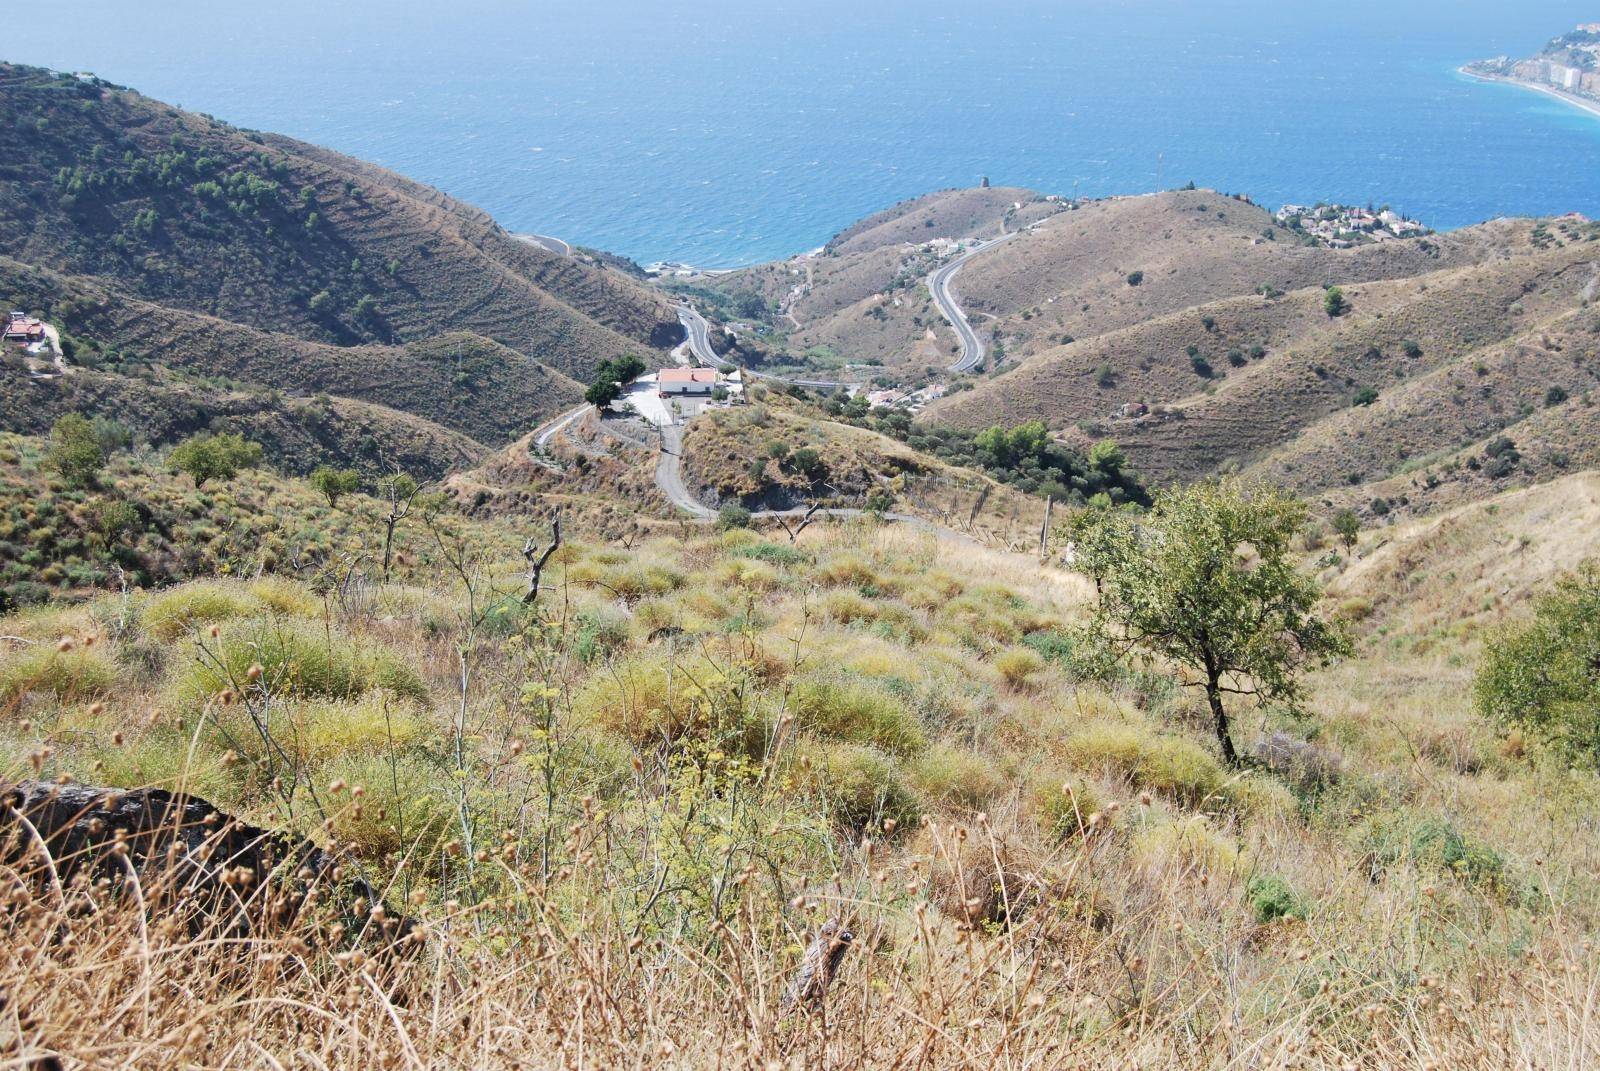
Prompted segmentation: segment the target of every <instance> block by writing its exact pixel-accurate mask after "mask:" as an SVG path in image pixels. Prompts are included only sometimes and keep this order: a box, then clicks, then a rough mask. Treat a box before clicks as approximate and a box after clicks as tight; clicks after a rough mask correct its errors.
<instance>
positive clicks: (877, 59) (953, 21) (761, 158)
mask: <svg viewBox="0 0 1600 1071" xmlns="http://www.w3.org/2000/svg"><path fill="white" fill-rule="evenodd" d="M1596 20H1600V0H1583V2H1576V3H1574V2H1564V0H1519V2H1518V3H1515V4H1512V3H1507V2H1505V0H1342V2H1340V3H1337V4H1329V3H1323V2H1314V0H1204V2H1202V0H1194V2H1189V0H1116V2H1112V0H1057V2H1046V0H917V2H912V0H805V2H800V0H654V2H644V0H562V2H548V0H538V2H528V0H252V2H250V3H243V2H239V0H137V2H133V0H27V2H26V3H23V4H21V5H19V6H18V8H17V9H16V10H14V11H13V12H12V17H11V18H10V19H9V20H8V25H7V33H6V40H5V44H4V45H0V50H3V51H0V56H3V58H5V59H8V60H13V61H20V62H29V63H35V64H39V65H42V66H48V67H54V68H58V69H62V70H71V71H92V72H94V73H96V74H98V75H100V76H101V77H104V78H107V79H110V80H111V81H114V82H118V83H121V84H124V85H130V86H133V87H135V88H137V89H139V90H141V91H143V92H145V93H147V94H149V95H151V96H154V97H158V98H161V99H163V100H167V101H170V102H173V103H177V104H181V105H182V106H183V107H185V108H190V109H194V110H197V111H203V112H208V113H210V114H212V115H215V116H217V117H219V118H222V119H226V120H228V121H230V122H233V123H236V124H239V125H241V126H246V127H253V128H257V129H263V130H273V131H278V132H281V133H285V134H290V135H293V136H295V137H299V138H303V139H306V140H308V141H313V142H317V143H320V144H323V145H326V146H329V147H331V148H334V149H338V150H341V151H343V152H346V153H350V154H352V155H355V156H359V157H362V158H365V159H368V160H372V161H375V162H377V163H380V164H384V165H386V166H388V167H390V168H393V169H395V170H396V171H399V172H402V173H404V174H406V175H408V176H410V177H412V178H416V179H419V180H421V181H423V182H427V183H429V184H432V185H434V186H437V187H439V188H440V189H443V190H445V191H447V192H448V193H450V194H453V195H455V196H456V197H459V198H461V199H463V200H466V201H469V202H471V203H473V204H476V205H479V206H481V207H482V208H485V209H487V210H488V211H489V212H491V213H493V214H494V215H495V217H496V218H497V219H499V220H500V222H501V223H502V224H504V225H505V226H506V227H508V228H510V229H512V230H516V231H525V232H536V233H541V234H548V235H553V236H556V237H560V238H563V239H566V240H568V241H571V242H574V243H578V244H581V245H587V246H592V247H596V248H602V249H607V250H610V251H613V252H616V253H621V254H624V255H626V256H630V257H633V258H634V259H636V260H638V261H640V262H641V263H650V262H661V261H672V262H681V263H690V264H694V265H696V266H699V267H704V268H729V267H736V266H740V265H745V264H750V263H754V262H758V261H763V260H770V259H776V258H780V257H784V256H788V255H791V254H795V253H799V252H802V251H805V250H808V249H812V248H814V247H817V246H820V245H821V244H823V243H824V242H825V241H826V240H827V239H828V238H829V237H830V236H831V235H833V234H834V233H836V232H837V231H838V230H839V229H841V228H842V227H844V226H847V225H848V224H850V223H851V222H853V221H854V220H856V219H858V218H860V217H862V216H864V215H867V214H869V213H871V212H874V211H876V210H878V209H882V208H885V207H887V206H889V205H892V204H894V203H895V202H897V201H900V200H902V199H904V198H908V197H913V196H916V195H918V194H922V193H925V192H928V191H931V190H938V189H943V188H948V187H955V186H971V185H976V184H977V183H978V182H979V181H980V180H982V179H983V178H985V177H987V178H988V179H989V181H990V182H992V183H993V184H995V185H1008V186H1025V187H1030V188H1032V189H1035V190H1039V191H1042V192H1047V193H1058V194H1065V195H1071V194H1077V195H1080V196H1085V197H1100V196H1107V195H1113V194H1135V193H1142V192H1148V191H1151V190H1156V189H1166V188H1171V187H1175V186H1180V185H1183V184H1185V183H1187V182H1190V181H1193V182H1195V183H1197V184H1199V185H1201V186H1209V187H1213V188H1216V189H1220V190H1223V191H1226V192H1230V193H1245V194H1248V195H1250V196H1251V197H1252V198H1254V199H1255V200H1256V201H1257V202H1258V203H1261V204H1264V205H1267V206H1268V207H1276V206H1278V205H1280V204H1283V203H1289V202H1294V203H1310V202H1316V201H1340V202H1345V203H1354V204H1367V203H1369V202H1370V203H1373V204H1387V205H1391V206H1392V207H1394V208H1395V209H1397V210H1399V211H1402V212H1405V213H1407V214H1409V215H1411V216H1414V217H1416V218H1419V219H1421V220H1423V221H1424V222H1426V223H1428V224H1429V225H1431V226H1434V227H1436V228H1439V229H1446V228H1455V227H1460V226H1463V225H1467V224H1470V223H1474V222H1478V221H1481V220H1485V219H1489V218H1493V217H1497V216H1505V215H1524V214H1555V213H1564V212H1582V213H1585V214H1587V215H1590V216H1600V117H1596V116H1594V115H1590V114H1586V113H1584V112H1582V111H1580V110H1578V109H1575V108H1573V107H1571V106H1569V105H1566V104H1563V103H1561V102H1560V101H1557V100H1554V99H1552V98H1550V97H1547V96H1544V95H1541V94H1538V93H1534V92H1530V91H1527V90H1522V89H1518V88H1516V87H1514V86H1507V85H1497V84H1486V83H1482V82H1477V81H1474V80H1472V79H1470V78H1468V77H1466V76H1464V75H1462V74H1460V73H1458V70H1457V69H1458V68H1459V67H1460V65H1461V64H1462V63H1464V62H1466V61H1468V60H1472V59H1476V58H1481V57H1487V56H1494V55H1499V54H1509V55H1514V56H1523V55H1528V54H1531V53H1533V52H1534V51H1536V50H1537V49H1538V48H1539V47H1540V46H1541V44H1542V43H1543V42H1544V41H1546V40H1547V39H1549V38H1551V37H1553V36H1555V35H1557V34H1559V33H1563V32H1565V31H1567V30H1570V29H1571V28H1572V27H1573V26H1574V25H1576V24H1577V23H1579V22H1589V21H1596Z"/></svg>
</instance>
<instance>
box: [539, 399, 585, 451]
mask: <svg viewBox="0 0 1600 1071" xmlns="http://www.w3.org/2000/svg"><path fill="white" fill-rule="evenodd" d="M588 411H589V403H588V402H584V403H583V404H582V405H580V406H578V407H577V408H576V409H569V410H567V411H566V412H565V413H562V414H561V415H560V416H558V417H556V418H555V419H553V420H551V421H550V422H549V423H548V424H546V425H545V426H544V427H542V428H540V429H539V430H538V431H537V432H535V433H534V436H533V445H534V446H537V447H538V448H539V449H541V450H543V449H544V448H545V447H546V446H547V445H549V443H550V440H551V439H553V438H555V437H556V436H557V435H558V434H560V433H561V432H562V431H564V430H566V428H567V426H568V425H570V424H571V423H572V422H573V421H574V420H577V419H578V418H579V417H581V416H583V414H585V413H587V412H588Z"/></svg>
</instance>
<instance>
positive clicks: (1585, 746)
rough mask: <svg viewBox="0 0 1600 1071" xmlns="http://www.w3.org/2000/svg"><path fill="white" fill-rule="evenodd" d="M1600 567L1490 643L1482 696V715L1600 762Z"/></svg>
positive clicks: (1556, 590) (1478, 686)
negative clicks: (1597, 670)
mask: <svg viewBox="0 0 1600 1071" xmlns="http://www.w3.org/2000/svg"><path fill="white" fill-rule="evenodd" d="M1597 665H1600V564H1597V563H1593V562H1590V563H1587V564H1585V565H1584V566H1583V567H1581V568H1580V569H1579V570H1578V571H1577V572H1576V573H1573V574H1572V575H1570V576H1566V577H1563V578H1562V579H1560V580H1558V581H1556V583H1555V586H1554V587H1553V588H1552V589H1551V590H1550V591H1549V592H1547V593H1545V594H1543V595H1541V596H1540V597H1539V598H1538V599H1537V600H1535V602H1534V608H1533V618H1532V620H1529V621H1526V622H1524V623H1521V624H1515V625H1510V626H1507V627H1506V628H1504V629H1502V630H1501V631H1500V632H1499V633H1497V634H1496V635H1494V636H1493V637H1492V638H1491V639H1490V640H1489V643H1488V645H1487V652H1486V654H1485V655H1484V659H1483V663H1482V665H1481V666H1480V667H1479V669H1478V675H1477V679H1476V681H1475V683H1474V693H1475V699H1476V703H1477V707H1478V710H1479V712H1480V713H1481V714H1482V715H1483V716H1484V717H1485V718H1487V719H1488V720H1490V721H1491V722H1493V723H1495V724H1496V725H1497V726H1499V727H1501V728H1502V729H1512V728H1515V729H1520V730H1523V731H1525V732H1529V733H1532V734H1535V735H1536V736H1538V737H1539V738H1540V739H1543V740H1544V741H1546V742H1548V743H1550V744H1552V745H1553V746H1555V747H1556V748H1557V749H1558V750H1559V751H1561V752H1562V753H1563V754H1564V755H1566V756H1568V757H1569V758H1572V759H1580V760H1582V761H1584V762H1586V763H1589V764H1591V765H1593V764H1600V676H1597V675H1596V673H1595V669H1594V667H1595V666H1597Z"/></svg>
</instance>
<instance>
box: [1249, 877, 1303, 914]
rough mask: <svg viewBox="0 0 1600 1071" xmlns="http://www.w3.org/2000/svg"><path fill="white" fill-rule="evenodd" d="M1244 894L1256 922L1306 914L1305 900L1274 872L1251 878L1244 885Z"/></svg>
mask: <svg viewBox="0 0 1600 1071" xmlns="http://www.w3.org/2000/svg"><path fill="white" fill-rule="evenodd" d="M1244 895H1245V900H1246V901H1247V902H1248V903H1249V904H1250V910H1251V911H1252V912H1254V913H1255V916H1256V921H1257V922H1261V923H1267V922H1277V921H1278V920H1279V919H1304V918H1305V917H1306V914H1307V910H1306V905H1305V901H1303V900H1301V899H1300V897H1298V896H1296V895H1295V892H1294V889H1293V888H1292V887H1290V885H1289V883H1288V882H1287V881H1285V880H1284V879H1283V878H1281V877H1279V876H1278V875H1276V874H1263V875H1260V876H1258V877H1254V878H1251V879H1250V881H1249V882H1248V883H1247V884H1246V885H1245V889H1244Z"/></svg>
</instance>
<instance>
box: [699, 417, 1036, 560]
mask: <svg viewBox="0 0 1600 1071" xmlns="http://www.w3.org/2000/svg"><path fill="white" fill-rule="evenodd" d="M774 443H781V444H783V446H785V447H787V448H788V450H789V452H791V453H792V452H793V451H795V450H799V449H802V448H808V447H809V448H811V449H814V450H816V451H817V453H818V454H819V455H820V456H821V458H822V459H823V464H824V465H825V466H826V472H825V473H824V474H822V475H820V476H818V477H816V478H815V479H811V478H807V477H806V476H804V475H802V474H801V473H798V472H796V471H794V469H793V466H792V465H789V464H787V463H779V462H778V461H776V460H773V459H771V457H770V456H769V454H768V449H769V447H770V446H771V445H772V444H774ZM757 462H760V463H761V465H760V473H759V475H757V473H756V472H755V471H754V469H753V466H754V465H755V463H757ZM684 467H685V472H686V475H687V477H688V480H689V482H690V485H691V486H695V487H698V488H699V489H700V493H701V497H702V499H703V500H704V501H706V502H708V503H721V502H742V503H744V504H745V505H749V506H753V507H762V508H778V509H791V508H795V507H799V506H806V505H810V504H812V503H822V504H824V505H831V506H841V507H847V508H860V507H861V506H862V505H863V503H864V502H865V501H866V499H867V497H868V495H870V494H872V493H873V492H874V491H878V492H882V493H887V494H889V495H890V496H891V497H892V498H893V500H894V506H893V509H894V510H895V511H897V512H904V513H910V514H914V515H916V516H920V517H925V518H927V519H929V520H933V521H936V522H938V523H941V524H944V525H947V526H949V527H952V528H956V529H959V530H967V529H969V528H970V529H971V530H972V531H973V532H975V533H978V534H980V535H983V536H985V537H986V538H989V539H990V540H991V541H993V542H996V543H999V544H1002V545H1003V544H1006V543H1010V542H1013V541H1017V540H1022V541H1026V540H1027V539H1028V538H1030V537H1031V538H1033V539H1035V540H1036V539H1037V533H1038V530H1039V525H1040V524H1041V523H1042V521H1043V519H1044V503H1043V501H1041V500H1039V499H1037V498H1033V497H1030V496H1027V495H1023V494H1020V493H1018V492H1017V491H1016V490H1014V489H1012V488H1010V487H1006V486H1004V485H1002V484H999V483H997V482H996V481H994V480H992V479H990V478H988V477H987V476H984V475H983V474H981V473H978V472H975V471H973V470H971V469H966V468H962V467H959V466H955V465H950V464H948V463H946V462H944V461H941V460H939V459H938V458H934V457H931V456H929V455H928V454H925V453H922V452H921V451H918V450H916V449H913V448H912V447H910V446H907V445H906V444H904V443H901V442H898V441H896V440H894V439H892V438H889V437H888V436H886V435H881V434H879V433H877V432H874V431H869V430H867V429H864V428H857V427H852V426H850V425H848V424H841V423H836V422H834V421H830V420H825V419H821V418H819V417H817V416H816V415H815V413H814V412H810V411H805V410H802V409H801V408H799V407H797V406H795V405H794V404H793V403H791V402H788V401H787V400H786V399H783V398H782V397H780V396H776V395H774V396H771V397H770V401H769V402H768V403H767V404H761V405H754V406H750V407H748V408H741V409H732V410H726V411H722V412H715V413H712V414H710V415H709V416H707V417H702V418H701V419H699V420H697V421H696V422H695V423H694V424H692V425H691V426H690V429H689V432H688V434H687V435H686V436H685V439H684Z"/></svg>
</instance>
